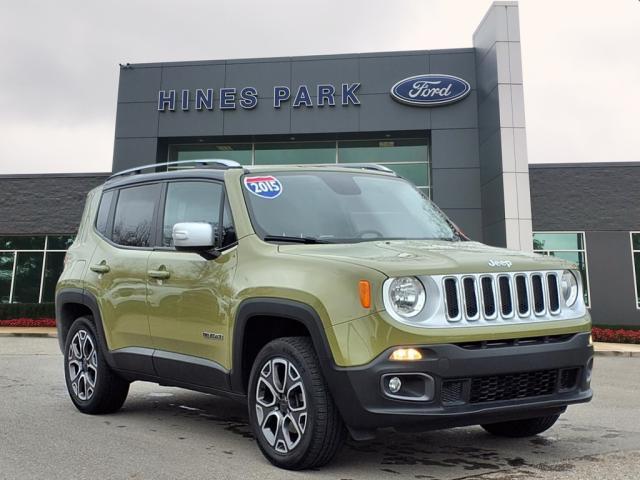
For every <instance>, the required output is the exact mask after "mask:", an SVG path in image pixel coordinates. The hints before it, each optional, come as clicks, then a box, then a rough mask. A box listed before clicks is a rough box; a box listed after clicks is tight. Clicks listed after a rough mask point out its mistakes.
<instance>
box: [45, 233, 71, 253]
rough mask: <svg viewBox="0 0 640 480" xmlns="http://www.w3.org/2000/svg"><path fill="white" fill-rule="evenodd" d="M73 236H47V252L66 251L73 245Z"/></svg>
mask: <svg viewBox="0 0 640 480" xmlns="http://www.w3.org/2000/svg"><path fill="white" fill-rule="evenodd" d="M73 239H74V236H73V235H49V236H48V238H47V250H68V249H69V247H70V246H71V244H72V243H73Z"/></svg>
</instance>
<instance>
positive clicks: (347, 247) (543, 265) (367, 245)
mask: <svg viewBox="0 0 640 480" xmlns="http://www.w3.org/2000/svg"><path fill="white" fill-rule="evenodd" d="M278 250H279V251H280V252H281V253H283V254H289V255H302V256H310V257H320V258H326V259H330V260H334V261H343V262H348V263H353V264H356V265H361V266H364V267H369V268H373V269H375V270H378V271H380V272H382V273H384V274H386V275H388V276H399V275H423V274H427V275H428V274H433V275H435V274H450V273H483V272H500V271H507V272H509V271H513V272H515V271H532V270H560V269H564V268H575V266H574V265H572V264H571V263H569V262H566V261H564V260H560V259H556V258H552V257H548V256H543V255H539V254H534V253H528V252H520V251H515V250H508V249H505V248H498V247H490V246H488V245H484V244H482V243H479V242H470V241H460V242H448V241H435V240H386V241H367V242H360V243H349V244H335V245H332V244H320V245H280V246H279V248H278Z"/></svg>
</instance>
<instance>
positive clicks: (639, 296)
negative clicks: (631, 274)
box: [633, 253, 640, 307]
mask: <svg viewBox="0 0 640 480" xmlns="http://www.w3.org/2000/svg"><path fill="white" fill-rule="evenodd" d="M633 261H634V263H635V266H636V300H637V302H638V306H639V307H640V253H634V254H633Z"/></svg>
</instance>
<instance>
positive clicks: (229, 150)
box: [169, 143, 252, 165]
mask: <svg viewBox="0 0 640 480" xmlns="http://www.w3.org/2000/svg"><path fill="white" fill-rule="evenodd" d="M251 155H252V154H251V144H250V143H228V144H215V145H214V144H206V145H172V146H171V153H170V156H169V158H170V159H171V160H172V161H173V160H203V159H207V158H210V159H213V158H223V159H225V160H235V161H236V162H238V163H240V164H242V165H251Z"/></svg>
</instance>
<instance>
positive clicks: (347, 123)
mask: <svg viewBox="0 0 640 480" xmlns="http://www.w3.org/2000/svg"><path fill="white" fill-rule="evenodd" d="M312 101H313V104H314V105H316V104H317V99H316V98H315V97H313V98H312ZM336 103H339V100H337V99H336ZM360 108H361V106H359V105H349V106H348V107H342V106H340V105H337V106H335V107H330V106H323V107H313V108H306V107H300V108H294V109H292V110H291V133H331V132H357V131H358V123H359V113H360V112H359V110H360Z"/></svg>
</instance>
